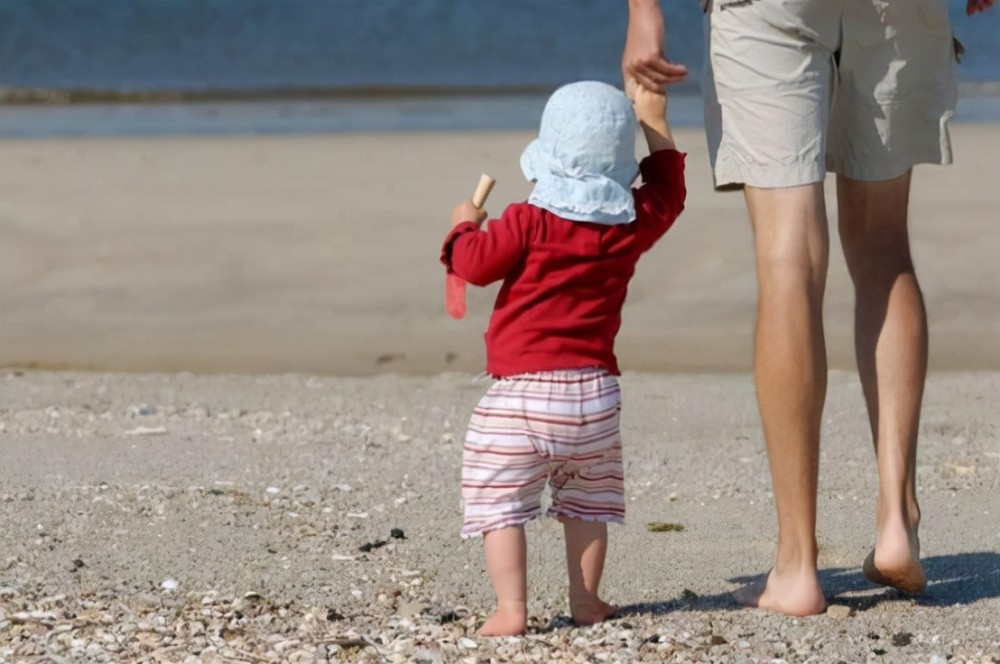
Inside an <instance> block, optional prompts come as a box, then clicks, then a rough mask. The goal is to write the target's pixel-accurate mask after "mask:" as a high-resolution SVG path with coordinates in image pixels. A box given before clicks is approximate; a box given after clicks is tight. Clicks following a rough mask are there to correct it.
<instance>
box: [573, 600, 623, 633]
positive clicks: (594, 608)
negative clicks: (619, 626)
mask: <svg viewBox="0 0 1000 664" xmlns="http://www.w3.org/2000/svg"><path fill="white" fill-rule="evenodd" d="M569 608H570V614H571V615H572V616H573V621H574V622H575V623H576V624H577V625H582V626H588V625H596V624H597V623H599V622H604V621H605V620H607V619H608V618H610V617H612V616H613V615H615V611H617V610H618V607H616V606H614V605H612V604H608V603H607V602H605V601H603V600H601V599H599V598H594V599H592V600H585V601H579V602H572V601H571V602H570V607H569Z"/></svg>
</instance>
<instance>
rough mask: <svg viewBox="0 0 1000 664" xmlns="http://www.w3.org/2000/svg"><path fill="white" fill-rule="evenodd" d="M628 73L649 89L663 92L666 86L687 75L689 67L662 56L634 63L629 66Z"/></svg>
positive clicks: (681, 79) (677, 81)
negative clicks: (668, 60)
mask: <svg viewBox="0 0 1000 664" xmlns="http://www.w3.org/2000/svg"><path fill="white" fill-rule="evenodd" d="M628 73H629V74H631V75H632V77H633V78H635V80H636V81H638V82H639V84H640V85H641V86H642V87H644V88H646V89H647V90H652V91H654V92H663V89H664V88H665V87H666V86H668V85H671V84H673V83H679V82H680V81H683V80H684V79H685V78H686V77H687V67H685V66H684V65H677V64H674V63H672V62H667V61H666V60H664V59H662V58H660V59H658V60H653V61H649V62H644V63H641V64H638V65H633V66H631V67H629V69H628Z"/></svg>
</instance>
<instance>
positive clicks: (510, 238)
mask: <svg viewBox="0 0 1000 664" xmlns="http://www.w3.org/2000/svg"><path fill="white" fill-rule="evenodd" d="M684 157H685V155H684V154H682V153H680V152H677V151H674V150H663V151H659V152H656V153H654V154H652V155H650V156H649V157H647V158H646V159H644V160H643V161H642V164H641V165H640V170H641V173H642V176H643V185H642V186H641V187H639V188H638V189H635V190H634V195H635V206H636V219H635V221H633V222H632V223H629V224H623V225H620V226H607V225H603V224H595V223H585V222H578V221H569V220H567V219H562V218H560V217H558V216H556V215H554V214H552V213H551V212H548V211H546V210H543V209H541V208H538V207H535V206H534V205H530V204H528V203H517V204H514V205H511V206H509V207H508V208H507V209H506V210H504V213H503V214H502V215H501V217H500V218H499V219H495V220H492V221H490V222H489V224H488V225H487V226H486V229H485V230H480V229H479V228H477V227H476V224H474V223H471V222H466V223H462V224H459V225H457V226H455V227H454V228H453V229H452V230H451V232H449V233H448V235H447V237H446V238H445V241H444V244H443V246H442V248H441V262H442V263H444V265H445V267H446V268H447V269H448V271H449V272H453V273H455V274H457V275H458V276H459V277H461V278H462V279H464V280H466V281H468V282H469V283H472V284H476V285H480V286H482V285H486V284H489V283H492V282H494V281H497V280H500V279H503V286H502V287H501V288H500V293H499V294H498V295H497V300H496V304H495V305H494V309H493V315H492V317H491V318H490V324H489V328H488V330H487V332H486V355H487V367H486V369H487V371H488V372H489V373H491V374H493V375H494V376H510V375H514V374H518V373H528V372H535V371H547V370H555V369H573V368H580V367H597V366H599V367H604V368H606V369H607V370H608V371H610V372H612V373H618V363H617V359H616V358H615V355H614V339H615V336H616V335H617V333H618V329H619V327H620V326H621V310H622V306H623V305H624V303H625V296H626V293H627V291H628V283H629V280H630V279H631V278H632V275H633V274H634V273H635V267H636V263H637V262H638V261H639V257H640V256H641V255H642V254H643V253H644V252H646V251H647V250H649V248H650V247H652V246H653V244H655V243H656V241H657V240H658V239H659V238H660V237H662V236H663V234H664V233H666V232H667V230H669V229H670V227H671V226H672V225H673V223H674V221H675V220H676V219H677V216H678V215H679V214H680V213H681V211H682V210H683V209H684V199H685V196H686V190H685V186H684Z"/></svg>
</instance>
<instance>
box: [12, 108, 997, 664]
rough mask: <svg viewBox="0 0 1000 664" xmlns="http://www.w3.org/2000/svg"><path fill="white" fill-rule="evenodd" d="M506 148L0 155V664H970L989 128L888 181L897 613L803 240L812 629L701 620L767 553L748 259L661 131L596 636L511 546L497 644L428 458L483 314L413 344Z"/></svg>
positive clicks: (268, 145) (733, 227) (737, 228)
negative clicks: (660, 227) (906, 324)
mask: <svg viewBox="0 0 1000 664" xmlns="http://www.w3.org/2000/svg"><path fill="white" fill-rule="evenodd" d="M529 138H530V136H529V135H528V134H526V133H475V134H471V133H470V134H456V133H450V134H445V133H442V134H433V133H428V134H403V133H401V134H379V135H338V136H322V137H319V136H317V137H304V136H299V137H256V138H248V137H238V138H237V137H232V138H163V139H152V138H150V139H92V140H83V139H81V140H11V141H0V367H2V369H0V663H2V662H21V661H52V662H75V661H114V662H118V661H122V662H131V661H156V662H223V661H226V662H229V661H246V662H269V661H294V662H311V661H333V662H355V661H358V662H385V661H390V662H418V661H419V662H453V661H459V662H470V663H478V662H508V661H511V662H547V661H567V662H573V661H580V662H600V661H607V662H633V661H649V662H657V661H667V660H669V661H681V662H730V661H732V662H837V661H842V662H865V661H878V662H933V663H934V664H945V663H946V662H976V663H977V664H979V663H983V662H993V663H996V662H1000V620H998V617H997V616H1000V532H998V528H997V525H996V524H997V515H998V513H1000V491H998V489H1000V261H997V260H996V257H995V254H996V248H997V247H998V246H1000V223H998V221H1000V213H998V210H1000V188H998V187H997V186H996V183H995V179H996V178H995V173H996V155H997V154H998V153H1000V125H960V126H956V127H955V128H954V131H953V138H954V142H955V152H956V158H957V160H958V163H957V164H956V165H955V166H953V167H950V168H940V167H924V168H921V169H919V170H918V171H917V173H916V175H915V180H914V192H913V206H912V207H913V215H912V228H913V251H914V255H915V260H916V262H917V265H918V269H919V271H920V276H921V281H922V284H923V288H924V293H925V296H926V300H927V304H928V309H929V311H930V321H931V367H932V371H931V376H930V378H929V382H928V386H927V392H926V396H925V409H924V412H923V419H922V429H921V432H922V437H921V443H920V445H921V447H920V456H919V461H918V469H917V474H918V481H919V485H920V499H921V506H922V510H923V525H922V530H921V533H922V537H923V540H922V545H923V551H922V553H923V555H924V559H925V564H926V568H927V572H928V578H929V587H928V590H927V592H926V593H925V594H923V595H921V596H919V597H915V598H911V597H904V596H901V595H899V594H897V593H896V592H895V591H886V590H884V589H880V588H877V587H875V586H873V585H871V584H869V583H868V582H867V581H866V580H865V579H864V577H863V576H862V574H861V571H860V564H861V561H862V560H863V558H864V556H865V554H866V553H867V551H868V549H869V548H870V546H871V545H872V537H873V524H874V501H875V492H876V490H877V487H876V477H875V471H874V467H873V454H872V450H871V444H870V442H869V433H868V430H867V420H866V417H865V415H864V404H863V399H862V397H861V390H860V386H859V383H858V380H857V378H856V376H855V375H854V373H853V371H852V370H851V369H852V367H853V352H852V339H851V307H852V296H851V285H850V281H849V279H848V277H847V275H846V271H845V269H844V266H843V262H842V260H840V259H839V257H838V255H837V253H838V252H839V245H838V243H837V240H836V232H835V226H832V227H831V228H832V229H834V230H833V232H832V233H831V235H832V242H833V245H834V247H833V259H832V261H831V274H830V283H829V289H828V296H827V300H826V317H827V323H828V346H829V349H830V354H831V358H832V362H831V365H832V371H831V376H830V390H829V396H828V400H827V407H826V412H825V419H824V430H823V441H824V442H823V448H822V459H821V478H820V493H819V518H820V522H819V542H820V547H821V548H820V565H821V567H822V572H821V580H822V583H823V586H824V590H825V592H826V595H827V598H828V601H829V602H830V603H831V606H832V608H831V610H830V611H829V612H828V613H826V614H824V615H820V616H816V617H811V618H805V619H791V618H786V617H782V616H776V615H770V614H766V613H763V612H760V611H756V610H749V609H743V608H740V607H738V606H737V605H736V604H735V603H734V602H733V601H732V599H731V597H730V593H731V591H732V590H734V589H736V588H737V587H739V586H740V585H742V584H743V583H746V582H748V581H752V580H756V579H758V578H760V576H759V575H760V574H762V573H764V572H766V570H767V569H768V567H769V566H770V563H771V556H772V554H773V547H774V541H773V537H774V514H773V508H772V495H771V493H770V481H769V475H768V471H767V459H766V455H765V453H764V446H763V441H762V437H761V432H760V425H759V420H758V415H757V409H756V403H755V400H754V392H753V382H752V378H751V376H750V374H749V373H748V369H749V366H750V344H751V328H752V321H753V315H754V291H755V284H754V272H753V257H752V253H751V251H750V239H751V238H750V229H749V225H748V223H747V222H746V219H745V213H744V211H743V206H742V199H741V197H740V196H739V195H738V194H726V195H723V194H715V193H713V192H711V191H710V183H709V178H708V175H707V174H708V170H707V157H706V154H705V146H704V139H703V137H702V135H701V132H700V131H688V130H685V131H681V132H679V135H678V138H679V143H680V145H681V146H682V147H683V148H684V149H685V150H687V151H688V152H689V161H688V164H689V166H688V168H689V170H688V173H689V177H688V181H689V199H688V206H687V210H686V212H685V213H684V215H683V217H682V218H681V220H680V221H679V222H678V225H677V226H676V228H675V229H674V230H673V231H671V232H670V233H669V234H668V235H667V237H666V238H665V239H664V241H663V242H662V243H661V244H660V245H658V246H657V247H656V248H655V249H654V250H653V251H652V252H651V253H650V254H649V255H648V257H647V258H646V259H645V260H644V261H643V262H642V263H640V266H639V272H638V276H637V277H636V279H635V281H634V282H633V287H632V288H631V292H630V295H629V300H628V303H627V305H626V310H625V321H624V328H623V331H622V333H621V335H620V336H619V341H618V350H619V356H620V358H621V360H622V365H623V368H624V369H625V371H626V373H625V375H624V377H623V379H622V385H623V389H624V394H625V397H624V399H625V406H624V410H623V436H624V445H625V458H626V492H627V498H628V514H627V524H626V525H625V526H622V527H620V528H615V529H613V530H612V543H611V550H610V553H609V561H608V569H607V571H606V574H605V581H604V584H603V587H604V590H605V593H606V595H607V598H608V599H609V600H610V601H613V602H615V603H617V604H619V605H620V606H622V611H621V614H620V617H618V618H617V619H615V620H612V621H610V622H608V623H605V624H602V625H600V626H597V627H594V628H578V627H575V626H573V625H572V624H571V623H570V621H569V620H568V618H567V606H566V598H565V596H564V593H565V568H564V564H563V560H562V555H563V554H562V551H563V548H562V541H561V538H560V529H559V527H558V525H557V524H554V523H551V522H548V521H541V522H536V523H533V524H532V525H531V526H530V527H529V529H528V532H529V547H530V553H529V565H530V583H531V593H530V604H529V608H530V611H531V616H532V622H531V624H530V628H529V634H528V635H527V636H525V637H522V638H516V639H492V640H491V639H483V638H479V637H478V636H477V635H476V628H477V625H478V624H479V623H480V622H481V620H482V619H483V618H484V617H485V615H487V614H488V612H489V610H490V608H491V607H490V604H489V602H490V591H489V586H488V583H487V580H486V577H485V575H484V571H483V560H482V552H481V547H480V546H479V544H478V543H477V542H474V541H473V542H462V541H461V540H460V539H459V536H458V532H459V528H460V522H461V509H460V504H459V465H460V460H461V441H462V436H463V431H464V427H465V424H466V422H467V418H468V415H469V413H470V411H471V409H472V407H473V406H474V404H475V403H476V401H477V400H478V399H479V397H480V396H481V395H482V393H483V392H484V391H485V390H486V389H487V386H488V381H484V380H482V379H476V378H475V375H476V373H477V372H479V371H480V370H481V369H482V365H483V349H482V332H483V331H484V329H485V324H486V317H487V315H488V313H489V310H490V307H491V304H492V297H493V296H494V294H495V289H483V290H470V301H469V315H468V317H467V318H466V319H465V320H463V321H461V322H456V321H452V320H450V319H448V318H447V316H446V315H445V312H444V307H443V274H442V270H441V268H440V266H439V264H438V263H437V252H438V248H439V243H440V241H441V239H442V237H443V235H444V232H445V230H446V228H447V226H448V221H447V219H448V215H449V212H450V210H451V207H452V206H453V204H454V203H455V202H457V200H458V199H460V198H462V197H464V196H467V195H469V194H470V193H471V189H472V187H473V186H474V185H475V182H476V180H477V178H478V175H479V173H480V171H487V172H489V173H491V174H492V175H494V176H495V177H496V178H497V180H498V183H497V186H496V188H495V190H494V192H493V195H492V199H491V203H490V205H489V208H490V210H491V211H492V212H494V213H497V212H499V211H500V209H501V208H502V206H503V204H504V203H505V202H509V201H514V200H520V199H523V198H524V197H526V196H527V194H528V191H529V185H528V183H526V182H524V180H523V178H522V176H521V175H520V172H519V170H518V167H517V158H518V156H519V154H520V151H521V149H522V148H523V146H524V145H525V144H526V143H527V141H528V140H529ZM829 193H831V194H832V191H831V192H829ZM831 200H832V197H831ZM831 213H832V215H833V216H834V217H835V210H833V209H832V203H831ZM652 522H667V523H671V524H677V525H678V526H680V528H678V530H677V531H675V532H661V533H654V532H650V531H649V530H648V529H647V524H649V523H652Z"/></svg>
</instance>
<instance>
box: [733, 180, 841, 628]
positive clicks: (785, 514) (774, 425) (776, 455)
mask: <svg viewBox="0 0 1000 664" xmlns="http://www.w3.org/2000/svg"><path fill="white" fill-rule="evenodd" d="M746 199H747V205H748V207H749V210H750V219H751V221H752V222H753V227H754V241H755V246H756V252H757V281H758V288H759V291H758V300H757V333H756V340H755V349H754V377H755V380H756V385H757V401H758V404H759V406H760V414H761V421H762V423H763V428H764V438H765V440H766V442H767V454H768V461H769V463H770V469H771V483H772V486H773V488H774V502H775V508H776V510H777V515H778V547H777V554H776V556H775V562H774V567H773V568H772V569H771V572H770V574H769V575H768V578H767V582H766V583H765V584H763V585H762V586H760V587H748V588H744V589H741V590H740V591H738V592H737V593H736V599H737V600H738V601H740V602H742V603H744V604H749V605H753V606H759V607H761V608H765V609H769V610H772V611H777V612H780V613H785V614H789V615H811V614H815V613H820V612H822V611H823V610H824V609H825V608H826V601H825V599H824V598H823V591H822V589H821V588H820V585H819V578H818V577H817V574H816V555H817V547H816V485H817V476H818V473H819V433H820V424H821V419H822V414H823V402H824V401H825V399H826V377H827V367H826V344H825V341H824V336H823V291H824V289H825V287H826V271H827V263H828V260H829V241H830V240H829V232H828V230H827V225H826V210H825V201H824V197H823V187H822V184H814V185H805V186H801V187H789V188H783V189H757V188H753V187H747V189H746Z"/></svg>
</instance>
